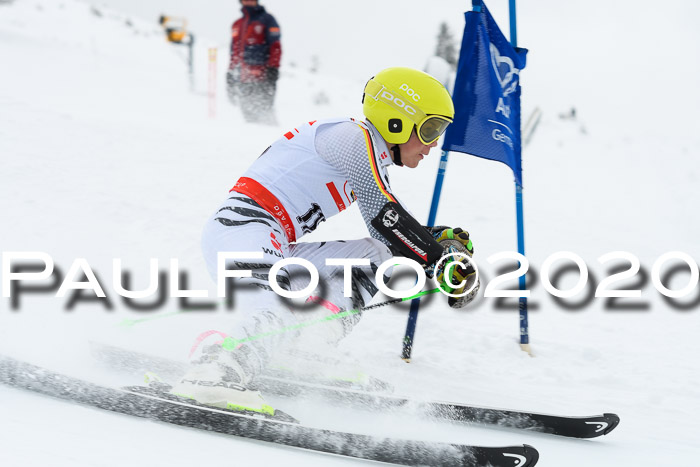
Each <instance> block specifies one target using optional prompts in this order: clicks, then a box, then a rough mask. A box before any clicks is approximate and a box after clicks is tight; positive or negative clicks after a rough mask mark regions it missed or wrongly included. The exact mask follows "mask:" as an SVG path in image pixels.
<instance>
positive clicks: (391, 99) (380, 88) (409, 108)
mask: <svg viewBox="0 0 700 467" xmlns="http://www.w3.org/2000/svg"><path fill="white" fill-rule="evenodd" d="M365 95H367V96H369V97H371V98H372V99H374V100H375V101H381V102H383V103H385V104H387V105H389V106H391V107H393V108H394V109H395V110H398V111H399V112H400V113H402V114H403V115H404V116H406V118H408V119H409V120H410V121H412V122H413V123H414V124H415V125H416V133H417V134H418V139H420V141H421V143H423V144H425V145H430V144H433V143H434V142H435V141H437V139H438V138H439V137H440V136H442V134H443V133H444V132H445V130H447V127H448V126H449V124H450V123H452V119H451V118H448V117H444V116H442V115H426V114H425V112H423V111H422V110H421V109H419V108H418V107H415V106H414V105H412V104H413V102H412V101H410V100H408V99H407V101H408V102H406V101H404V100H403V99H401V97H400V96H401V94H399V93H397V92H396V91H394V90H393V89H389V88H387V87H386V86H384V85H383V84H381V83H379V82H377V81H375V80H374V79H370V80H369V82H368V83H367V86H366V88H365Z"/></svg>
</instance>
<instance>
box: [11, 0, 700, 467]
mask: <svg viewBox="0 0 700 467" xmlns="http://www.w3.org/2000/svg"><path fill="white" fill-rule="evenodd" d="M264 5H265V6H266V7H268V9H269V11H270V12H272V13H273V14H274V15H275V16H276V18H277V20H278V22H279V23H280V25H281V28H282V41H283V60H282V69H281V77H280V81H279V88H278V95H277V101H276V107H277V117H278V122H279V123H278V125H276V126H259V125H253V124H247V123H245V122H244V121H243V119H242V117H241V115H240V113H239V110H238V109H237V108H234V107H232V106H230V105H229V104H228V102H227V99H226V96H225V90H224V83H223V76H224V72H225V68H226V65H227V63H226V60H227V48H228V31H229V29H228V28H229V27H230V23H231V22H232V21H233V20H234V19H235V18H236V17H238V15H239V13H238V11H237V9H238V3H237V2H235V1H233V0H209V1H201V2H188V1H184V0H180V1H167V2H166V1H164V0H157V1H137V0H129V1H127V0H121V1H119V0H111V1H108V2H99V3H98V2H95V3H90V2H87V1H78V0H15V1H14V2H7V1H3V2H0V219H1V220H0V246H1V247H2V251H3V253H5V252H10V251H41V252H45V253H47V254H49V255H51V257H52V258H53V259H54V261H55V264H56V266H57V267H58V268H60V270H61V272H62V273H63V274H64V275H65V274H66V273H67V271H68V269H69V268H70V266H71V264H72V262H73V260H75V259H76V258H85V259H86V260H87V262H88V263H89V265H90V266H91V267H92V269H93V270H94V271H95V272H96V273H97V275H98V277H99V280H100V283H101V284H102V286H103V287H104V289H105V291H106V293H107V294H108V296H109V298H110V301H111V303H112V305H113V308H112V310H107V309H106V308H105V306H104V305H102V304H99V303H95V302H92V303H86V302H79V303H78V304H77V305H76V307H75V308H74V309H73V310H72V311H67V310H66V306H67V300H66V299H61V298H56V297H54V293H53V292H52V293H44V294H41V295H40V294H36V293H34V294H22V295H20V304H19V309H18V310H14V309H12V308H11V304H10V300H9V299H8V298H2V300H1V301H0V353H3V354H7V355H11V356H15V357H19V358H23V359H27V360H29V361H32V362H34V363H38V364H43V365H47V366H49V367H51V368H55V369H58V370H61V371H66V372H69V373H71V374H77V375H80V376H83V377H90V378H92V379H99V378H104V377H106V375H104V374H103V372H104V370H103V369H101V368H100V367H98V366H97V365H96V364H95V363H94V362H92V360H91V358H90V357H89V355H88V346H87V343H88V342H89V341H97V342H110V343H118V344H119V345H123V346H130V347H132V348H134V349H138V350H144V351H151V352H154V353H159V354H162V355H168V356H171V357H172V358H176V359H183V358H184V357H185V356H186V353H187V350H188V349H189V346H190V343H191V339H192V338H193V337H194V336H195V335H197V333H199V332H200V331H202V330H206V329H209V328H210V323H211V322H213V321H216V320H221V319H222V318H226V314H225V313H226V312H225V311H223V309H219V311H217V312H216V313H209V314H204V313H202V314H197V315H195V316H192V315H190V316H185V317H181V316H180V317H172V318H167V319H163V320H154V321H151V322H148V323H145V324H142V325H137V326H134V327H132V328H130V329H124V328H122V327H120V326H119V325H118V324H119V323H120V322H121V321H122V320H123V319H124V318H132V319H137V318H141V317H144V316H153V313H150V314H147V313H144V312H136V311H131V310H128V309H126V308H125V306H124V305H123V304H122V302H121V300H120V298H119V297H118V296H117V295H116V293H115V292H114V287H113V286H112V259H113V258H121V259H122V261H123V264H124V267H125V268H126V269H128V270H130V271H132V273H133V276H134V282H135V284H134V285H135V286H141V287H144V286H145V283H146V281H147V270H148V261H149V259H150V258H157V259H158V260H159V261H160V267H161V268H163V269H164V268H167V264H168V261H169V259H170V258H177V259H178V260H179V263H180V269H181V270H185V271H187V273H188V275H189V279H190V283H189V284H188V285H189V287H190V288H197V289H207V290H209V291H210V294H211V295H212V296H213V295H214V293H215V289H214V284H212V283H211V281H210V279H209V277H208V275H207V273H206V270H205V268H204V264H203V261H202V259H201V257H200V251H199V238H200V231H201V228H202V225H203V223H204V221H205V220H206V218H207V217H208V216H209V215H210V214H211V213H212V212H213V210H214V209H216V207H217V206H218V204H219V203H220V201H221V200H222V199H223V198H224V197H225V196H226V194H227V191H228V189H229V188H230V186H232V184H233V183H234V182H235V180H236V179H237V178H238V176H239V175H240V174H241V173H242V172H243V170H244V169H245V168H246V167H247V166H248V165H249V164H250V163H251V162H252V161H253V160H254V159H255V158H256V157H257V156H258V155H259V154H260V152H261V151H262V150H264V149H265V148H266V147H267V145H268V144H269V143H270V142H271V141H273V140H274V139H275V138H277V137H278V136H279V135H281V134H282V133H284V132H286V131H288V129H290V128H293V127H294V126H296V125H298V124H300V123H302V122H305V121H309V120H313V119H320V118H324V117H332V116H355V117H361V110H362V109H361V104H360V97H361V90H362V87H363V85H364V83H365V82H366V80H367V79H368V78H369V77H370V76H372V75H373V74H375V73H376V72H377V71H378V70H380V69H382V68H384V67H388V66H395V65H404V66H412V67H416V68H423V67H424V66H425V64H426V63H427V61H428V58H429V57H430V55H431V54H432V53H433V51H434V47H435V44H436V36H437V32H438V26H439V24H440V22H442V21H445V22H447V23H448V24H449V26H450V27H451V29H452V31H453V33H454V34H455V40H456V41H457V43H459V41H460V39H461V32H462V28H463V12H464V11H465V9H467V8H469V6H470V5H469V2H467V1H462V0H460V1H456V0H445V1H439V2H436V1H431V2H428V1H420V0H411V1H399V0H383V1H370V0H356V1H354V2H327V1H321V0H300V1H296V2H289V1H284V0H268V1H266V2H265V3H264ZM488 6H489V8H490V9H491V10H492V12H493V14H494V16H495V17H496V20H497V21H498V22H499V24H500V25H501V28H502V29H503V30H504V32H506V34H507V31H508V27H507V25H508V15H507V2H506V1H505V0H491V2H489V5H488ZM162 13H165V14H170V15H181V16H185V17H186V18H187V19H188V22H189V26H190V28H191V30H192V31H193V32H194V34H195V35H196V38H197V42H196V49H195V81H194V89H193V90H191V89H190V83H189V81H188V77H187V74H186V64H185V48H184V47H181V46H180V47H178V46H174V45H172V44H169V43H167V42H166V41H165V39H164V35H163V33H162V30H161V28H160V26H159V25H158V24H157V18H158V16H159V15H160V14H162ZM698 17H700V5H699V4H698V3H696V2H692V1H689V0H687V1H680V0H675V1H668V2H662V3H659V2H652V1H648V0H644V1H630V0H619V1H612V2H606V3H591V2H584V1H581V0H574V1H568V2H559V1H555V0H541V1H538V2H519V4H518V41H519V45H521V46H523V47H527V48H529V49H530V53H529V55H528V65H527V68H526V69H525V70H524V71H523V73H522V75H521V82H522V85H523V119H526V118H527V117H528V116H529V115H530V114H531V113H532V112H533V110H534V109H535V108H539V109H541V111H542V114H543V116H542V120H541V123H540V125H539V127H538V128H537V130H536V133H535V135H534V137H533V139H532V142H531V143H530V144H529V145H528V146H527V148H526V149H525V151H524V154H523V167H524V183H525V191H524V202H525V235H526V252H527V257H528V259H529V261H530V263H531V265H532V269H533V270H534V272H536V273H537V274H538V273H539V271H540V269H541V266H542V264H543V263H544V261H545V259H546V258H547V257H548V256H549V255H551V254H553V253H555V252H558V251H562V250H566V251H571V252H574V253H576V254H577V255H579V256H580V257H581V258H583V259H584V261H585V262H586V263H587V264H588V267H589V269H590V272H591V276H590V277H589V288H587V289H586V291H584V292H582V293H581V294H579V295H577V296H575V297H573V298H571V299H566V300H565V302H566V303H568V304H569V305H572V304H573V306H574V308H575V309H573V310H572V309H567V308H566V307H565V306H563V305H562V304H561V303H559V302H557V301H556V300H554V299H553V297H552V296H551V294H549V293H547V292H546V291H545V290H544V288H543V286H542V281H541V280H540V279H539V277H538V275H537V274H536V275H535V276H533V279H534V281H531V284H532V285H531V288H532V297H531V300H530V303H531V312H530V327H531V341H532V347H533V350H534V354H535V358H531V357H529V356H527V355H526V354H525V353H523V352H521V351H520V349H519V348H518V345H517V342H518V315H517V311H515V310H514V309H513V307H512V306H510V307H509V308H508V309H507V310H497V309H496V300H495V299H484V298H483V297H482V298H480V300H479V301H478V302H476V303H475V304H473V305H471V306H470V307H469V308H467V309H465V310H461V311H455V310H451V309H449V308H448V307H447V305H446V303H445V301H444V300H443V297H433V298H432V299H431V300H426V301H425V302H426V303H425V304H424V307H423V308H422V313H421V315H420V319H419V323H418V330H417V334H416V343H415V348H414V359H413V362H412V363H411V364H406V363H404V362H403V361H401V360H400V359H399V358H398V354H399V352H400V348H401V339H402V336H403V332H404V329H405V323H406V315H407V307H405V306H402V307H396V308H393V309H389V308H380V309H378V310H375V311H372V312H368V313H366V314H365V316H364V318H363V320H362V322H361V323H360V324H359V325H358V326H357V327H356V329H355V332H354V333H353V335H352V336H351V337H349V338H348V339H347V340H346V341H344V342H343V344H342V346H341V351H342V352H343V354H344V355H346V356H347V357H348V359H352V360H353V361H355V362H356V364H357V365H360V366H361V367H362V368H363V370H364V371H365V372H367V373H370V374H374V375H376V376H381V377H383V378H385V379H387V380H389V381H391V382H392V383H393V384H394V385H395V386H396V390H397V392H399V393H402V394H410V395H414V396H419V397H425V398H438V399H447V400H455V401H462V402H468V403H472V404H478V405H487V406H498V407H511V408H515V409H528V410H535V411H541V412H551V413H562V414H569V415H593V414H598V413H602V412H616V413H618V414H619V415H620V416H621V418H622V422H621V424H620V426H619V427H618V428H617V430H616V431H615V432H613V433H612V434H611V435H609V436H606V437H604V438H601V439H597V440H593V441H582V440H568V439H557V438H554V437H550V436H544V435H537V434H527V433H518V432H513V431H502V430H493V429H485V428H480V427H461V426H456V425H448V424H438V423H433V422H431V423H427V422H425V421H421V420H420V419H416V418H412V417H410V416H407V415H402V416H396V417H395V416H392V415H389V414H372V413H366V412H361V411H358V412H356V413H354V412H351V411H337V412H333V411H328V412H323V411H321V412H322V413H314V406H313V405H311V404H308V405H306V406H305V405H304V404H303V403H299V404H296V406H297V407H296V408H297V409H298V410H299V411H300V414H295V415H298V416H299V417H300V418H302V421H303V422H305V423H309V424H311V425H314V426H320V427H329V428H335V429H342V430H346V431H355V432H365V433H376V434H381V435H388V436H398V437H407V438H416V439H425V440H442V441H450V442H462V443H469V444H484V445H505V444H518V443H528V444H532V445H534V446H536V447H537V448H538V450H539V451H540V454H541V460H540V463H539V464H538V465H542V466H549V467H559V466H562V465H567V466H620V465H637V466H660V465H675V466H693V465H697V459H698V458H699V457H700V442H699V441H698V432H699V430H700V423H699V422H698V419H700V397H699V396H700V390H699V389H698V388H699V387H700V363H699V362H698V358H699V357H700V339H698V335H700V303H699V302H700V299H699V298H698V296H699V295H700V287H698V286H697V285H696V286H695V288H694V289H693V291H692V292H691V293H690V294H689V295H688V296H687V297H684V298H681V299H678V300H675V303H677V304H679V305H677V306H672V305H671V304H669V302H668V301H667V300H664V299H663V297H662V296H661V295H660V294H659V293H658V292H657V290H656V289H655V288H654V285H653V284H652V281H651V280H650V277H651V271H652V266H653V264H654V262H655V261H656V260H657V259H658V258H659V257H660V256H661V255H662V254H664V253H666V252H669V251H680V252H684V253H686V254H688V255H690V256H691V257H692V258H694V259H695V261H697V260H698V258H700V248H699V246H698V239H699V238H700V220H699V219H698V214H697V208H696V203H697V201H698V199H700V196H698V193H697V192H698V189H697V185H698V183H699V182H700V162H699V161H698V156H699V155H700V154H699V151H698V149H697V148H698V147H699V145H700V136H699V135H700V132H699V131H698V130H700V117H698V115H700V114H698V108H700V90H699V89H698V86H697V77H698V76H699V75H700V30H698V28H697V18H698ZM208 47H214V48H217V49H218V62H217V67H218V70H217V73H216V80H217V81H216V98H215V99H216V101H215V106H216V108H215V116H214V117H213V118H211V117H210V116H209V100H208V98H207V83H208V61H207V48H208ZM572 108H575V109H576V118H574V119H571V118H568V119H565V118H561V116H563V115H567V114H569V113H570V111H571V109H572ZM438 158H439V151H438V150H437V149H434V150H433V153H432V154H431V157H429V158H426V160H424V161H423V162H422V164H421V166H420V167H419V168H418V169H416V170H413V171H411V170H409V169H402V168H394V169H392V173H391V176H392V183H393V187H394V189H395V191H396V192H397V193H398V194H399V196H400V197H401V198H402V199H403V200H404V201H405V202H406V203H407V204H408V205H409V206H411V208H412V210H413V212H414V214H416V216H417V217H418V218H419V219H420V220H425V219H427V215H428V210H429V203H430V197H431V195H432V188H433V183H434V179H435V174H436V171H437V161H438ZM438 222H439V223H443V224H449V225H455V226H457V225H459V226H463V227H465V228H467V229H468V230H469V231H470V232H471V233H472V238H473V241H474V244H475V247H476V252H477V256H476V258H477V260H478V261H479V264H480V266H481V268H482V270H483V272H484V274H485V278H493V277H494V276H495V274H496V270H497V268H500V267H501V266H502V264H495V265H489V264H488V263H487V261H486V258H488V257H489V256H491V255H492V254H494V253H497V252H501V251H514V250H516V236H515V203H514V187H513V182H512V174H511V173H510V170H509V169H508V168H507V167H506V166H504V165H502V164H499V163H495V162H491V161H486V160H482V159H478V158H474V157H470V156H466V155H462V154H456V153H454V154H452V155H451V158H450V161H449V165H448V173H447V176H446V179H445V185H444V189H443V195H442V207H441V209H440V212H439V214H438ZM365 235H366V229H365V227H364V225H363V223H362V221H361V218H360V216H359V213H358V211H357V208H356V207H353V208H352V209H350V210H349V212H348V213H346V214H345V215H343V216H338V217H336V218H333V219H332V220H331V221H329V222H327V223H326V224H325V225H324V226H323V227H322V228H321V229H319V230H318V231H317V232H315V233H314V235H313V236H310V237H309V240H321V239H339V238H358V237H362V236H365ZM612 251H627V252H630V253H632V254H634V255H636V256H637V257H638V258H639V259H640V261H641V265H642V269H643V273H640V274H638V275H637V277H636V278H635V279H628V280H626V281H623V282H620V283H618V284H616V286H619V287H624V288H628V289H641V291H642V296H641V298H638V299H623V300H620V301H618V302H617V305H620V304H622V305H625V304H631V307H630V308H631V309H617V310H614V309H610V306H609V305H610V303H609V302H608V301H606V300H605V299H603V298H591V297H590V293H591V290H595V287H596V286H597V284H599V283H600V281H601V280H602V279H603V278H604V277H606V276H609V275H610V274H611V272H610V271H611V264H605V265H603V264H600V263H599V262H598V258H599V257H600V256H601V255H603V254H606V253H609V252H612ZM613 264H616V265H618V266H623V265H625V263H624V262H623V261H617V262H616V263H613ZM674 264H678V263H674V262H669V263H667V264H666V265H665V266H664V270H670V268H672V267H673V266H674ZM689 277H690V275H689V273H688V267H687V266H686V267H685V268H682V269H680V272H678V273H677V274H676V275H675V276H673V278H672V280H669V281H668V282H667V283H666V286H668V287H669V288H672V289H681V288H683V287H684V286H685V285H686V284H688V281H689ZM640 278H641V279H644V278H646V280H641V279H640ZM576 280H577V276H576V274H575V273H573V272H570V273H567V274H566V275H564V276H563V278H562V280H561V282H560V283H559V284H558V285H559V287H560V288H562V289H566V288H569V287H572V286H573V285H574V283H575V282H576ZM49 282H50V281H43V282H41V283H40V284H47V283H49ZM513 284H514V282H510V283H509V284H507V285H509V286H512V285H513ZM587 294H588V295H587ZM69 295H70V294H69ZM378 300H379V299H378ZM210 301H215V299H210ZM577 304H578V306H577ZM581 304H582V305H581ZM569 308H571V307H569ZM178 309H179V305H178V303H177V301H175V300H174V299H173V300H171V301H170V302H169V303H168V304H167V306H165V307H162V308H161V309H160V311H159V312H160V313H167V312H172V311H177V310H178ZM98 377H99V378H98ZM112 377H114V375H112ZM290 411H293V410H291V409H290ZM329 414H331V415H329ZM340 415H342V416H340ZM399 417H400V418H399ZM195 463H196V464H198V465H207V464H213V463H217V464H223V463H226V464H228V463H237V464H245V465H248V466H266V465H281V464H282V463H284V464H285V465H317V466H322V465H323V466H326V465H361V464H363V462H362V461H358V460H352V459H350V460H348V459H341V458H336V457H331V456H326V455H320V454H310V453H307V452H303V451H296V450H293V449H288V448H280V447H276V446H270V445H267V444H264V443H258V442H251V441H245V440H238V439H232V438H230V437H226V436H220V435H214V434H209V433H201V432H197V431H193V430H188V429H182V428H177V427H172V426H169V425H165V424H159V423H153V422H147V421H142V420H135V419H133V418H129V417H125V416H120V415H115V414H111V413H105V412H101V411H98V410H93V409H88V408H83V407H79V406H75V405H71V404H67V403H64V402H60V401H54V400H52V399H49V398H45V397H39V396H36V395H33V394H29V393H24V392H21V391H18V390H15V389H9V388H6V387H0V464H1V465H5V466H14V465H31V466H34V465H60V466H69V465H70V466H95V465H100V466H123V465H134V466H138V465H169V466H180V465H182V466H184V465H193V464H195Z"/></svg>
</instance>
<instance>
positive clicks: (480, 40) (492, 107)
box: [442, 1, 527, 187]
mask: <svg viewBox="0 0 700 467" xmlns="http://www.w3.org/2000/svg"><path fill="white" fill-rule="evenodd" d="M475 3H477V2H476V1H475ZM478 3H480V4H481V5H480V6H481V11H468V12H466V13H465V14H464V16H465V18H466V25H465V27H464V35H463V36H462V49H461V51H460V54H459V62H458V65H457V77H456V79H455V86H454V92H453V95H452V99H453V101H454V103H455V118H454V122H453V123H452V124H451V125H450V126H449V127H448V128H447V131H446V133H445V141H444V143H443V145H442V149H443V151H457V152H463V153H466V154H471V155H474V156H477V157H482V158H484V159H490V160H494V161H500V162H503V163H504V164H506V165H508V166H509V167H510V168H511V169H512V170H513V175H515V180H516V182H517V183H518V185H520V186H521V187H522V185H523V178H522V165H521V145H520V71H521V70H522V69H523V68H525V56H526V54H527V50H526V49H520V48H513V46H511V45H510V43H509V42H508V40H507V39H506V38H505V36H504V35H503V33H502V32H501V31H500V29H498V25H497V24H496V21H494V19H493V17H492V16H491V13H489V11H488V10H487V9H486V5H484V4H483V2H480V1H479V2H478Z"/></svg>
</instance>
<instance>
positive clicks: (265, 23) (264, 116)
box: [226, 0, 282, 123]
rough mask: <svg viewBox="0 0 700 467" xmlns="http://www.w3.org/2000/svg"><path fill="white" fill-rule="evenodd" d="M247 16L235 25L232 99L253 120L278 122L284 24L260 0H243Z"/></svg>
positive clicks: (230, 82)
mask: <svg viewBox="0 0 700 467" xmlns="http://www.w3.org/2000/svg"><path fill="white" fill-rule="evenodd" d="M240 2H241V5H242V8H241V11H242V12H243V17H241V18H239V19H237V20H236V21H235V22H234V23H233V26H232V27H231V63H230V65H229V71H228V74H227V76H226V82H227V89H228V95H229V98H230V99H231V102H233V103H234V104H235V103H240V106H241V110H242V112H243V117H244V118H245V119H246V121H249V122H262V123H274V120H275V118H274V114H273V110H272V106H273V102H274V99H275V92H276V89H277V79H278V78H279V67H280V59H281V57H282V46H281V44H280V27H279V25H278V24H277V21H276V20H275V18H274V17H273V16H272V15H271V14H269V13H268V12H267V11H265V8H264V7H263V6H262V5H259V4H258V0H240Z"/></svg>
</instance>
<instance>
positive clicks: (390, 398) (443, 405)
mask: <svg viewBox="0 0 700 467" xmlns="http://www.w3.org/2000/svg"><path fill="white" fill-rule="evenodd" d="M93 351H94V354H95V356H96V357H97V358H98V359H100V360H102V361H104V362H106V363H108V364H110V365H112V366H115V367H118V368H121V369H123V370H127V371H134V372H138V371H141V372H143V371H147V370H146V369H149V368H150V369H151V370H152V371H154V372H156V373H158V374H159V375H162V376H166V377H167V376H169V377H171V378H178V377H180V376H181V375H182V374H184V372H185V369H186V366H185V365H183V364H181V363H179V362H176V361H173V360H169V359H166V358H161V357H152V356H149V355H145V354H143V353H139V352H134V351H130V350H125V349H121V348H118V347H113V346H106V345H102V344H99V345H95V346H93ZM374 386H375V387H376V386H377V384H376V383H375V384H374ZM259 389H260V390H262V391H263V392H269V393H271V394H278V395H283V396H288V395H289V396H296V395H303V394H305V393H306V394H311V393H313V394H319V395H322V396H324V397H327V398H331V399H333V400H337V401H339V402H342V403H354V404H355V405H359V406H361V407H365V408H367V409H370V410H373V409H377V408H387V407H410V408H412V409H418V410H421V411H423V412H424V413H425V414H426V415H427V416H428V417H431V418H434V419H439V420H445V421H451V422H461V423H478V424H483V425H487V426H494V427H499V428H509V429H516V430H527V431H534V432H540V433H547V434H552V435H557V436H564V437H569V438H597V437H599V436H603V435H607V434H609V433H610V432H611V431H613V430H614V429H615V428H616V427H617V425H618V424H619V423H620V417H619V416H618V415H616V414H614V413H603V414H602V415H592V416H583V417H579V416H565V415H552V414H541V413H536V412H527V411H519V410H508V409H502V408H489V407H479V406H474V405H467V404H461V403H455V402H442V401H419V400H416V399H413V398H409V397H403V396H397V395H392V394H385V393H382V392H376V391H368V390H365V389H361V388H357V387H354V386H353V385H352V384H349V383H347V382H340V381H338V382H330V381H328V382H326V383H323V382H320V381H318V380H315V381H313V380H312V381H303V380H298V379H292V378H290V377H289V375H284V374H282V373H281V372H278V371H277V372H276V371H274V370H273V371H269V372H267V373H266V374H265V375H263V376H262V377H261V378H260V387H259Z"/></svg>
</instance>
